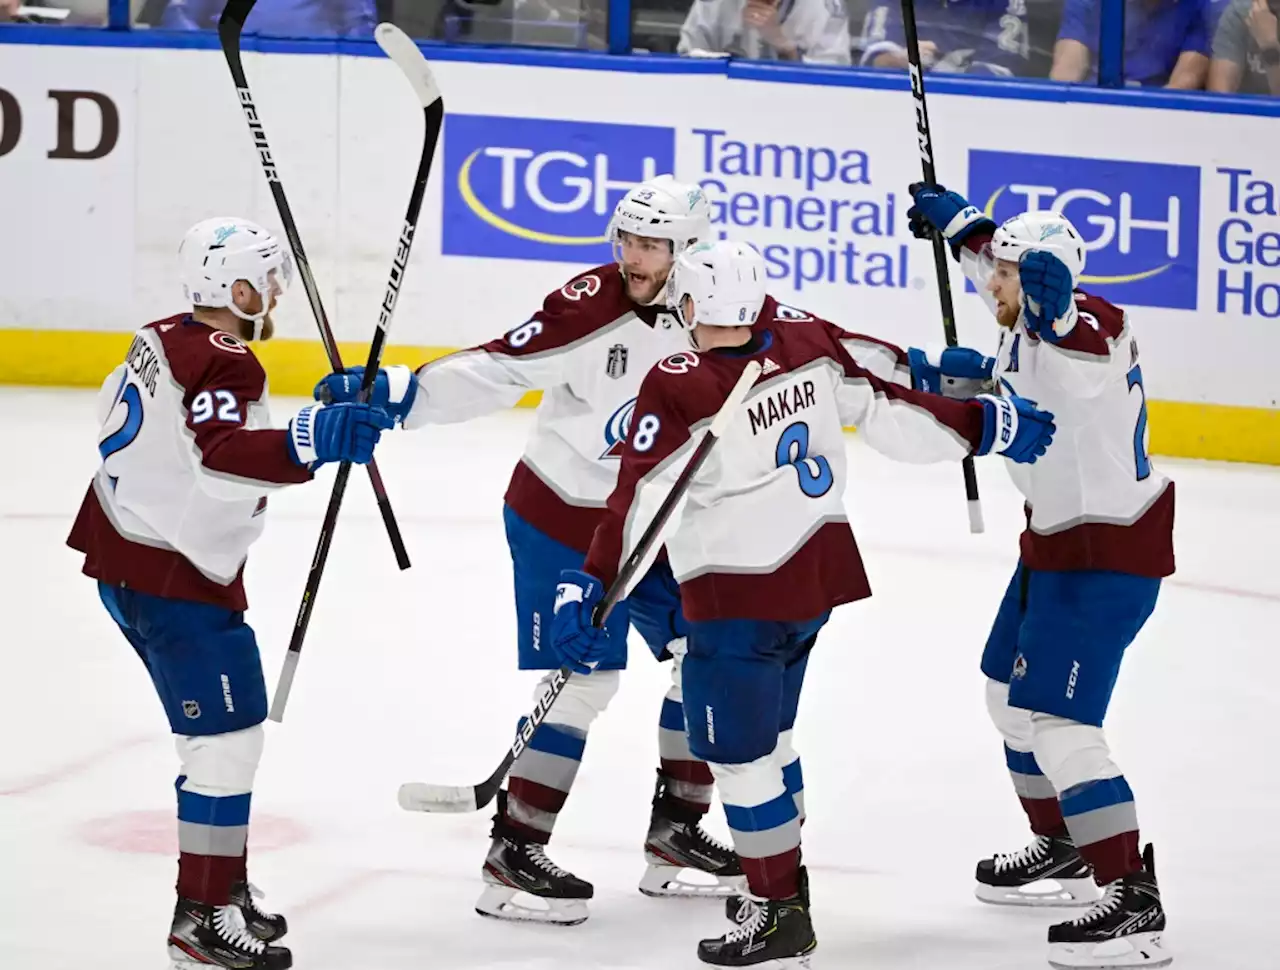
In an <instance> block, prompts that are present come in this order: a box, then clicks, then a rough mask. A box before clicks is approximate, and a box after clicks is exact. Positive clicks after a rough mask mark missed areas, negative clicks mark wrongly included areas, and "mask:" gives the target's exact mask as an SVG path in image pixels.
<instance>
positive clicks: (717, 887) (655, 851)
mask: <svg viewBox="0 0 1280 970" xmlns="http://www.w3.org/2000/svg"><path fill="white" fill-rule="evenodd" d="M644 860H645V862H647V863H648V864H649V868H648V869H646V870H645V874H644V876H643V877H642V878H641V880H640V891H641V892H642V893H644V894H645V895H646V896H729V895H733V894H735V893H737V892H739V891H740V890H741V889H742V887H743V885H744V883H745V879H744V878H743V875H742V865H741V864H740V863H739V862H738V855H737V853H735V852H734V851H733V849H731V848H730V847H729V846H727V845H725V844H724V843H723V842H720V841H718V840H716V839H713V838H712V837H711V836H709V835H708V834H707V833H706V832H704V831H703V830H702V816H701V815H700V814H699V813H697V812H693V811H690V810H689V809H688V808H685V807H683V806H681V805H680V804H679V803H678V802H676V801H675V800H674V799H673V798H672V797H671V796H670V795H668V794H667V782H666V778H664V777H663V776H662V774H661V773H659V775H658V786H657V789H656V790H655V791H654V794H653V814H652V815H651V816H650V817H649V835H648V837H647V838H646V839H645V843H644ZM686 869H689V870H693V871H695V872H705V873H707V874H708V875H710V876H712V877H714V880H715V881H714V882H712V881H706V882H694V881H691V880H683V879H681V878H680V874H681V872H683V871H684V870H686Z"/></svg>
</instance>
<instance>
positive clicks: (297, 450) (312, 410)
mask: <svg viewBox="0 0 1280 970" xmlns="http://www.w3.org/2000/svg"><path fill="white" fill-rule="evenodd" d="M324 407H325V406H324V405H323V404H309V405H307V406H306V407H305V408H303V409H302V410H301V411H299V412H298V413H297V414H295V415H294V416H293V420H291V421H290V422H289V437H288V442H289V457H290V458H292V459H293V460H294V463H295V464H298V465H303V466H307V465H310V464H311V463H312V462H314V461H315V460H316V459H317V458H319V455H317V454H316V445H315V440H316V439H315V431H316V417H317V415H319V413H320V412H321V411H323V410H324Z"/></svg>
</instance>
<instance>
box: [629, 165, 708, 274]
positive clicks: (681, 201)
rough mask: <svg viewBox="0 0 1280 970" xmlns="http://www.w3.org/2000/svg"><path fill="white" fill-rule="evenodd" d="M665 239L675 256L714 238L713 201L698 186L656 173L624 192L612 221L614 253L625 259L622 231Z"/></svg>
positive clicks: (672, 176)
mask: <svg viewBox="0 0 1280 970" xmlns="http://www.w3.org/2000/svg"><path fill="white" fill-rule="evenodd" d="M623 232H628V233H631V235H633V236H647V237H649V238H652V239H666V240H668V241H669V242H670V243H671V255H672V257H675V256H679V255H680V253H682V252H683V251H684V250H685V249H686V248H688V247H689V246H692V245H695V244H696V243H700V242H706V241H707V240H708V239H710V238H711V203H709V202H708V201H707V195H706V193H705V192H703V191H702V189H701V188H699V187H698V186H697V185H693V184H691V183H688V182H677V181H676V179H675V176H674V175H657V176H654V177H653V178H651V179H649V180H648V181H647V182H641V183H640V184H639V185H636V186H634V187H633V188H632V189H631V191H629V192H628V193H627V194H626V195H624V196H623V197H622V198H621V199H620V200H619V201H618V205H617V206H616V207H615V208H614V210H613V218H612V219H611V220H610V221H609V241H610V242H612V243H613V256H614V259H616V260H617V261H618V262H619V263H621V262H622V255H621V245H622V240H621V236H620V235H619V233H623Z"/></svg>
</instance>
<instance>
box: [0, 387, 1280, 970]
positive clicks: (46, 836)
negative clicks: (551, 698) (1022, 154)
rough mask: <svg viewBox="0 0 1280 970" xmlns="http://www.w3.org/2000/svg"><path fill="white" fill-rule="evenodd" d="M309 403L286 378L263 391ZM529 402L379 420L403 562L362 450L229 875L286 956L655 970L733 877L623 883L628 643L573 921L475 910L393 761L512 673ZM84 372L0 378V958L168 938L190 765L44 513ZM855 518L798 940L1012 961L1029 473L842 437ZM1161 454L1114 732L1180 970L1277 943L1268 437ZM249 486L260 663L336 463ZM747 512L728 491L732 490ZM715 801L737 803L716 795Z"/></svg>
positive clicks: (1278, 598)
mask: <svg viewBox="0 0 1280 970" xmlns="http://www.w3.org/2000/svg"><path fill="white" fill-rule="evenodd" d="M298 403H299V402H296V401H289V400H281V401H277V402H275V406H274V410H275V417H276V420H277V422H278V423H282V422H283V421H284V420H285V419H286V418H287V416H288V415H289V414H290V413H291V412H292V410H293V409H294V408H295V406H296V405H297V404H298ZM531 418H532V415H531V413H530V412H512V413H504V414H500V415H496V416H494V417H492V418H490V419H485V420H481V421H476V422H473V423H471V424H467V425H459V426H453V427H447V428H437V429H427V430H423V431H419V432H416V433H412V434H404V433H397V434H395V435H394V436H393V437H389V438H384V446H383V447H382V448H381V449H380V451H379V460H380V463H381V465H382V469H383V474H384V477H385V479H386V481H387V484H388V488H389V490H390V493H391V496H392V500H393V502H394V504H395V508H396V510H397V512H398V514H399V518H400V522H401V524H402V526H403V529H404V533H405V537H406V540H407V542H408V545H409V550H410V554H411V555H412V557H413V560H414V566H413V568H412V569H411V570H410V571H408V572H406V573H403V574H402V573H399V572H397V570H396V568H395V563H394V560H393V558H392V555H391V550H390V547H389V545H388V543H387V539H386V536H385V534H384V532H383V529H382V525H381V522H380V521H379V519H378V516H377V510H376V508H375V506H374V504H373V501H372V496H371V492H370V489H369V486H368V482H367V479H366V477H365V476H364V474H363V473H357V474H356V475H355V476H353V479H352V487H351V488H350V489H349V491H348V496H347V503H346V507H345V509H344V512H343V515H342V519H341V521H340V523H339V528H338V530H337V535H336V538H335V541H334V546H333V555H332V558H331V559H330V562H329V568H328V571H327V573H326V575H325V579H324V585H323V587H322V589H321V592H320V596H319V600H318V603H317V606H316V610H315V615H314V618H313V621H312V625H311V630H310V634H309V636H308V639H307V643H306V649H305V651H304V653H303V655H302V663H301V667H300V669H299V675H298V679H297V682H296V683H295V686H294V693H293V696H292V700H291V703H290V707H289V710H288V713H287V715H286V717H285V721H284V723H283V724H282V725H276V724H268V741H267V749H266V755H265V757H264V761H263V764H262V768H261V770H260V771H259V774H258V786H257V789H256V791H255V794H254V804H253V808H254V819H255V821H254V825H253V828H252V830H251V835H250V876H251V878H252V879H253V880H254V881H255V882H256V883H257V884H259V885H261V886H262V887H263V888H265V889H266V890H267V892H268V898H267V900H266V901H265V904H266V906H267V908H273V909H276V910H277V911H281V912H284V913H285V914H286V915H287V916H288V917H289V920H290V925H291V931H290V934H289V938H288V940H287V942H288V944H289V945H290V946H291V947H292V949H293V953H294V966H295V967H298V968H300V970H425V968H436V967H439V968H449V970H489V968H500V967H520V968H527V970H597V968H599V970H613V968H618V970H621V968H637V970H674V968H679V967H688V968H690V970H692V968H695V967H697V966H698V963H697V960H696V957H695V956H694V948H695V945H696V942H697V940H698V939H699V938H701V937H703V936H712V935H718V934H720V933H722V932H724V930H725V928H726V924H724V922H723V921H722V918H721V915H720V910H719V907H718V906H717V905H716V904H713V903H709V902H705V901H686V900H679V901H677V900H651V899H648V898H645V897H644V896H641V895H640V894H639V893H638V892H637V890H636V883H637V881H638V879H639V877H640V875H641V872H642V871H643V861H642V858H641V855H640V847H641V844H642V842H643V839H644V834H645V826H646V823H647V820H648V813H649V799H650V796H651V793H652V785H653V778H654V768H655V767H656V764H657V739H656V723H657V714H658V707H659V704H660V700H661V697H662V694H663V692H664V690H665V686H666V683H667V676H668V675H667V671H666V669H665V668H663V667H660V666H659V665H658V664H656V663H654V662H653V660H652V659H651V658H650V656H649V654H648V653H647V651H645V650H644V649H643V647H642V646H636V645H633V649H632V655H631V656H632V669H631V670H630V671H629V672H628V674H627V676H626V677H624V680H623V687H622V690H621V692H620V694H619V695H618V697H617V699H616V700H615V701H614V704H613V706H612V707H611V709H610V710H609V711H608V712H607V713H606V714H605V715H604V716H603V717H602V718H601V719H600V721H599V722H597V726H596V728H595V729H594V731H593V732H592V735H591V741H590V743H589V745H588V747H587V755H586V759H585V763H584V766H583V770H582V773H581V775H580V777H579V782H578V785H577V786H576V788H575V789H574V792H573V794H572V796H571V797H570V800H569V803H568V806H567V808H566V810H565V812H564V813H563V815H562V816H561V818H560V822H559V825H558V828H557V834H556V837H555V839H554V840H553V842H552V846H551V849H552V851H551V855H552V857H553V858H554V859H555V861H557V862H558V863H560V864H561V865H563V866H565V867H567V868H570V869H572V870H574V871H575V872H576V873H577V874H578V875H580V876H581V877H583V878H585V879H588V880H590V881H592V882H594V883H595V887H596V898H595V901H594V903H593V906H592V915H591V918H590V919H589V920H588V921H587V922H586V923H585V924H583V925H582V926H579V927H576V928H553V927H535V926H515V925H508V924H500V923H494V922H492V921H488V920H483V919H481V918H480V917H479V916H477V915H475V913H474V912H473V910H472V905H473V903H474V901H475V897H476V896H477V895H478V893H479V889H480V883H479V871H480V865H481V862H482V861H483V857H484V853H485V851H486V848H487V846H488V832H489V824H490V813H489V812H485V813H479V814H476V815H471V816H435V817H433V816H426V815H412V814H408V813H406V812H403V811H401V810H400V809H399V808H398V807H397V805H396V789H397V787H398V786H399V784H400V783H401V782H402V781H406V780H430V781H440V782H448V783H457V784H465V783H474V782H476V781H479V780H481V779H482V778H483V777H484V776H485V775H487V774H488V773H489V771H490V770H491V769H492V767H493V766H494V765H495V764H496V763H497V760H498V758H499V756H500V755H501V754H502V752H503V750H504V748H505V747H506V745H507V744H508V743H509V742H508V739H509V737H510V732H511V730H512V728H513V727H514V724H515V720H516V717H517V715H518V714H519V713H520V712H522V711H523V710H524V709H525V708H526V707H527V706H529V703H530V695H531V690H532V684H533V677H532V676H531V675H528V674H520V673H518V672H517V671H516V670H515V669H514V653H515V650H514V643H513V624H514V619H513V616H514V614H513V608H512V603H511V593H510V567H509V559H508V557H507V551H506V544H505V541H504V538H503V533H502V521H501V514H500V512H501V502H502V493H503V491H504V489H505V487H506V483H507V478H508V475H509V474H510V470H511V467H512V465H513V463H514V462H515V461H516V459H517V458H518V456H519V454H520V451H521V447H522V443H523V439H524V435H525V433H526V432H527V430H528V428H529V425H530V422H531ZM95 434H96V429H95V422H94V416H93V396H92V394H91V393H89V392H79V391H77V392H71V391H42V390H21V389H3V390H0V455H3V467H4V472H5V473H4V474H3V475H0V550H2V552H3V554H2V555H0V570H2V571H3V574H2V576H0V578H2V580H3V581H2V583H0V591H2V593H0V598H2V601H3V604H4V616H5V619H6V623H5V627H6V635H5V638H4V643H3V646H2V647H0V651H2V652H0V656H2V657H3V664H2V666H0V669H2V670H3V673H4V680H3V696H4V702H3V704H0V737H2V738H3V742H0V967H3V968H4V970H83V968H85V967H93V968H95V970H144V968H157V970H158V968H162V967H164V966H166V965H167V963H166V958H165V954H164V947H163V944H164V939H165V934H166V932H167V929H168V924H169V919H170V916H171V914H172V906H173V895H172V886H173V881H174V876H175V873H176V863H175V859H176V835H175V834H174V828H175V824H174V821H173V813H174V808H173V805H174V794H173V777H174V775H175V774H176V773H177V762H176V758H175V756H174V753H173V748H172V743H171V741H170V738H169V736H168V734H167V724H166V722H165V720H164V717H163V714H162V712H161V709H160V706H159V703H158V701H157V700H156V699H155V697H154V696H153V693H152V689H151V685H150V682H149V680H148V678H147V676H146V674H145V672H144V669H143V667H142V665H141V664H140V663H139V662H138V660H137V658H136V657H135V656H134V654H133V651H132V650H131V649H130V648H129V646H128V644H127V643H126V642H125V640H124V639H123V638H122V637H121V636H120V634H119V633H118V631H117V630H116V629H115V628H114V626H113V624H112V623H111V621H110V619H109V618H108V616H107V614H106V612H105V610H103V608H102V607H101V605H100V603H99V601H98V598H97V595H96V591H95V588H94V585H93V583H92V581H90V580H88V579H86V578H84V577H82V576H81V575H79V558H78V556H77V555H76V554H75V553H73V552H72V551H71V550H69V549H67V548H66V547H65V545H64V540H65V537H66V535H67V532H68V531H69V529H70V525H71V521H72V519H73V517H74V514H75V511H76V509H77V507H78V505H79V502H80V500H81V497H82V495H83V493H84V490H85V487H86V484H87V482H88V479H89V477H90V475H91V473H92V471H93V469H94V468H95V466H96V464H97V453H96V450H95V447H94V444H95ZM848 448H849V453H850V459H851V464H850V474H851V483H850V486H849V492H848V496H847V501H848V506H849V510H850V518H851V521H852V523H853V526H854V529H855V532H856V534H857V536H858V538H859V540H860V544H861V546H862V550H863V554H864V557H865V559H866V561H867V567H868V572H869V574H870V576H871V581H872V585H873V588H874V590H875V595H874V597H873V598H872V599H870V600H868V601H865V602H862V603H858V604H854V605H851V606H845V607H841V608H840V609H838V610H837V611H836V613H835V615H834V618H833V619H832V621H831V623H830V624H829V625H828V627H827V628H826V630H825V631H824V632H823V634H822V636H821V637H820V639H819V644H818V647H817V649H816V651H815V654H814V657H813V660H812V662H811V664H810V667H809V681H808V685H807V688H806V692H805V695H804V698H803V700H802V703H801V710H800V721H799V724H798V726H797V730H796V745H797V748H798V749H799V750H800V752H801V754H802V756H803V758H804V773H805V779H806V783H807V803H808V809H809V813H810V814H809V820H808V823H807V824H806V826H805V831H804V844H805V858H806V862H807V863H808V865H809V867H810V871H811V874H812V884H813V911H814V922H815V926H816V929H817V933H818V940H819V949H818V951H817V953H816V954H815V957H814V965H815V968H818V970H837V968H838V970H846V968H848V970H853V968H864V970H908V968H911V970H1028V968H1038V967H1043V966H1047V964H1046V963H1045V945H1044V933H1045V927H1046V925H1047V924H1048V922H1050V921H1051V920H1053V919H1057V918H1065V915H1064V914H1066V911H1062V910H1040V911H1034V910H1012V909H1005V908H997V907H991V906H986V905H983V904H981V903H979V902H977V901H976V900H975V899H974V898H973V895H972V878H973V867H974V863H975V861H976V860H977V859H978V858H979V857H980V856H983V855H987V854H990V853H991V852H993V851H995V850H1012V849H1014V848H1017V847H1019V846H1021V845H1022V844H1023V843H1024V842H1025V841H1026V840H1027V833H1026V824H1025V819H1024V818H1023V816H1022V814H1021V811H1020V809H1019V807H1018V803H1017V801H1016V799H1015V797H1014V795H1013V791H1012V788H1011V785H1010V782H1009V778H1008V775H1007V774H1006V772H1005V769H1004V762H1003V757H1002V753H1001V746H1000V741H999V739H998V738H997V736H996V734H995V731H994V729H993V728H992V726H991V724H990V722H989V721H988V719H987V714H986V711H985V708H984V705H983V694H982V678H981V675H980V674H979V671H978V657H979V654H980V652H981V649H982V644H983V642H984V639H985V637H986V633H987V630H988V627H989V624H990V621H991V619H992V617H993V616H994V612H995V609H996V606H997V604H998V602H999V600H1000V597H1001V594H1002V593H1003V591H1004V587H1005V584H1006V582H1007V580H1008V577H1009V575H1010V573H1011V570H1012V569H1013V566H1014V562H1015V560H1016V556H1017V539H1016V537H1017V534H1018V531H1019V529H1020V523H1021V502H1020V501H1019V498H1018V496H1017V495H1016V493H1015V491H1014V489H1013V487H1012V486H1011V484H1010V483H1009V480H1008V478H1007V476H1006V474H1005V471H1004V469H1003V468H1002V467H1001V460H999V459H985V460H980V461H979V467H978V474H979V479H980V483H981V487H982V496H983V502H984V506H985V510H986V515H987V526H988V527H987V532H986V534H985V535H981V536H971V535H969V533H968V531H967V524H966V518H965V508H964V495H963V489H962V485H961V478H960V470H959V468H958V467H953V466H926V467H917V466H907V465H895V464H893V463H891V462H889V461H888V460H886V459H884V458H881V457H880V456H878V455H876V454H875V453H874V452H872V451H870V449H868V448H867V447H866V445H865V444H864V443H863V442H861V441H860V440H859V439H858V438H857V437H856V436H855V437H850V438H849V439H848ZM1157 465H1158V466H1159V467H1160V468H1161V469H1162V470H1163V471H1165V472H1167V473H1168V474H1171V475H1172V476H1173V477H1174V478H1175V479H1176V480H1177V538H1176V547H1177V557H1178V572H1177V575H1176V576H1174V577H1173V578H1172V579H1170V580H1168V581H1167V582H1166V584H1165V586H1164V588H1163V591H1162V593H1161V598H1160V603H1159V605H1158V607H1157V609H1156V612H1155V615H1154V617H1153V618H1152V619H1151V621H1150V622H1149V623H1148V624H1147V626H1146V629H1145V630H1144V631H1143V633H1142V634H1141V636H1140V638H1139V640H1138V641H1137V643H1136V644H1135V645H1134V646H1133V647H1132V648H1131V651H1130V655H1129V657H1128V658H1127V660H1126V662H1125V667H1124V670H1123V671H1122V673H1121V678H1120V685H1119V688H1118V690H1117V693H1116V697H1115V701H1114V703H1113V706H1112V713H1111V715H1110V717H1109V720H1108V729H1109V735H1110V738H1111V741H1112V747H1113V750H1114V752H1115V757H1116V760H1117V761H1118V762H1119V764H1120V765H1121V766H1122V767H1123V769H1124V771H1125V774H1126V776H1127V777H1128V779H1129V781H1130V782H1131V784H1132V786H1133V789H1134V792H1135V794H1136V796H1137V804H1138V813H1139V818H1140V820H1141V822H1142V826H1143V836H1144V838H1147V839H1150V840H1152V841H1154V842H1155V843H1156V847H1157V864H1158V870H1159V873H1160V880H1161V887H1162V890H1163V894H1164V901H1165V905H1166V908H1167V910H1168V913H1169V932H1168V943H1169V946H1170V948H1171V949H1172V950H1173V951H1174V953H1175V955H1176V959H1175V962H1174V967H1179V968H1184V970H1192V968H1195V970H1237V968H1239V970H1246V968H1254V967H1256V968H1264V970H1265V968H1273V967H1275V966H1276V956H1275V953H1276V948H1275V942H1274V938H1273V937H1272V935H1271V933H1270V931H1269V930H1268V929H1267V927H1268V926H1269V925H1270V921H1271V919H1272V918H1273V916H1274V915H1275V912H1276V910H1277V903H1278V902H1280V890H1277V888H1276V881H1275V873H1276V871H1277V868H1278V867H1280V825H1277V821H1278V820H1280V778H1278V777H1277V772H1276V770H1275V766H1276V764H1277V750H1280V727H1277V714H1276V711H1277V703H1276V697H1277V694H1278V693H1280V686H1278V681H1280V541H1278V539H1280V502H1278V501H1277V500H1278V499H1280V469H1273V468H1262V467H1252V466H1244V465H1235V466H1233V465H1225V464H1212V463H1205V462H1193V461H1173V460H1163V461H1162V460H1159V459H1157ZM332 477H333V469H332V466H331V467H330V468H328V469H326V470H325V471H324V472H322V474H321V476H320V481H319V483H317V484H315V485H313V486H310V487H300V488H294V489H289V490H286V491H284V492H282V493H280V494H279V495H278V496H277V497H273V498H272V499H271V506H270V510H269V512H268V515H269V520H268V523H267V530H266V534H265V536H264V537H263V539H262V541H261V542H260V543H259V544H258V545H257V546H256V547H255V548H254V550H253V552H252V554H251V557H250V563H249V568H248V572H247V585H248V589H249V597H250V604H251V607H250V612H249V619H250V621H251V623H252V624H253V626H254V627H255V628H256V629H257V632H258V638H259V644H260V646H261V649H262V654H263V660H264V664H265V666H266V672H267V684H268V689H269V690H270V691H274V687H275V681H276V678H277V676H278V673H279V669H280V663H281V660H282V657H283V654H284V650H285V647H286V645H287V643H288V640H289V634H290V629H291V626H292V622H293V617H294V614H295V612H296V610H297V606H298V600H299V596H300V594H301V591H302V586H303V582H304V579H305V575H306V569H307V565H308V562H309V561H310V557H311V554H312V550H313V548H314V545H315V541H316V534H317V531H318V528H319V523H320V520H321V517H322V515H323V509H324V506H325V503H326V501H327V499H328V495H329V485H330V484H331V482H332ZM743 527H744V528H750V523H744V525H743ZM711 819H712V821H711V823H710V825H709V827H710V828H712V829H713V830H714V831H715V832H717V833H718V834H721V835H723V834H724V833H725V826H724V823H723V817H722V815H721V813H720V810H719V808H718V806H717V807H715V808H713V811H712V815H711Z"/></svg>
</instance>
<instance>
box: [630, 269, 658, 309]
mask: <svg viewBox="0 0 1280 970" xmlns="http://www.w3.org/2000/svg"><path fill="white" fill-rule="evenodd" d="M623 272H624V273H625V274H626V276H625V278H626V282H627V297H628V298H629V299H630V300H631V302H632V303H638V304H640V306H648V305H649V304H650V303H652V302H653V301H654V300H656V299H657V298H658V294H659V293H661V292H662V288H663V287H664V286H665V285H666V280H665V279H664V280H657V279H655V278H654V277H653V276H649V275H646V276H645V277H644V281H643V282H641V283H639V284H638V285H637V284H635V283H632V281H631V274H630V273H627V272H626V270H623Z"/></svg>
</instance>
